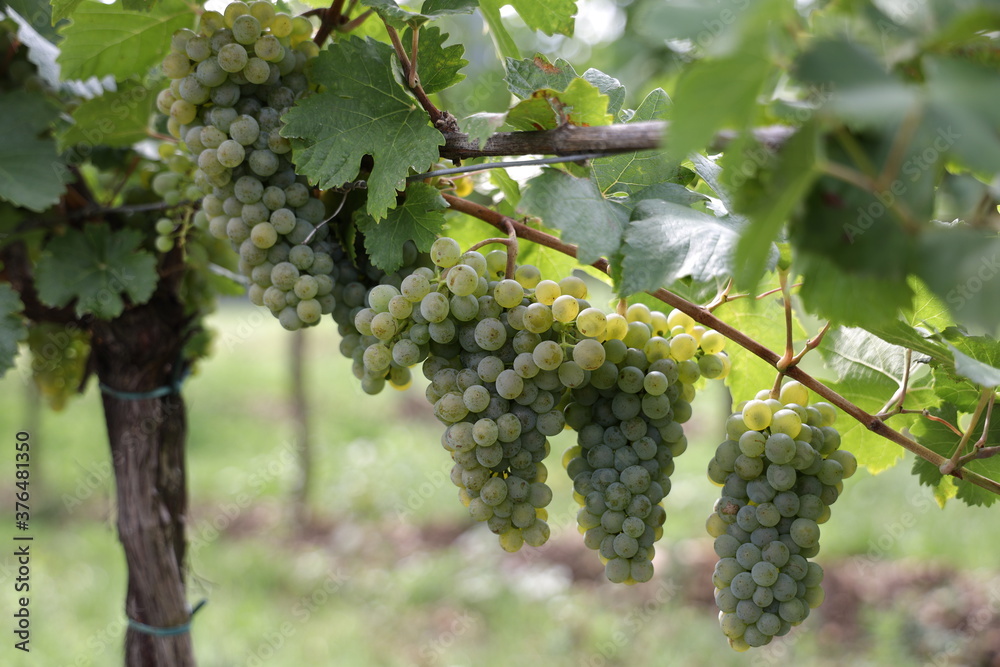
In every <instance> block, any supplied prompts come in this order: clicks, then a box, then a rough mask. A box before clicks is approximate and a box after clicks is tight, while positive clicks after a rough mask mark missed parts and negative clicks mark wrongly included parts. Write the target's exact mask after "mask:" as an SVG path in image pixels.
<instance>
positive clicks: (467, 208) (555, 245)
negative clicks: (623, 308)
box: [442, 194, 1000, 495]
mask: <svg viewBox="0 0 1000 667" xmlns="http://www.w3.org/2000/svg"><path fill="white" fill-rule="evenodd" d="M442 196H443V197H444V199H445V201H447V202H448V205H449V206H451V208H453V209H455V210H456V211H459V212H462V213H465V214H467V215H471V216H472V217H474V218H478V219H479V220H482V221H483V222H485V223H487V224H490V225H492V226H494V227H496V228H497V229H501V230H503V231H507V230H508V229H509V228H511V227H512V228H513V229H514V230H515V232H516V233H517V236H518V237H520V238H523V239H525V240H527V241H532V242H534V243H538V244H539V245H542V246H545V247H546V248H551V249H552V250H555V251H557V252H561V253H563V254H565V255H568V256H570V257H573V258H576V257H577V247H576V246H575V245H572V244H569V243H566V242H564V241H562V240H560V239H558V238H556V237H555V236H552V235H551V234H547V233H545V232H543V231H541V230H538V229H534V228H532V227H529V226H527V225H525V224H522V223H520V222H517V221H516V220H514V219H512V218H509V217H507V216H505V215H502V214H500V213H498V212H496V211H494V210H492V209H490V208H487V207H486V206H483V205H481V204H477V203H475V202H471V201H469V200H467V199H462V198H461V197H456V196H454V195H449V194H442ZM591 266H593V267H594V268H596V269H597V270H599V271H602V272H604V273H608V272H609V268H610V267H609V265H608V261H607V260H606V259H604V258H603V257H602V258H600V259H598V260H596V261H595V262H592V263H591ZM648 294H650V295H651V296H653V297H654V298H656V299H659V300H660V301H662V302H663V303H665V304H667V305H668V306H673V307H674V308H676V309H677V310H679V311H681V312H682V313H685V314H687V315H689V316H690V317H691V318H692V319H693V320H694V321H696V322H698V323H699V324H702V325H704V326H706V327H708V328H710V329H714V330H716V331H718V332H719V333H720V334H722V335H723V336H725V337H726V338H728V339H729V340H731V341H733V342H734V343H736V344H737V345H739V346H740V347H742V348H743V349H745V350H747V351H748V352H750V353H751V354H753V355H755V356H757V357H759V358H760V359H762V360H763V361H764V362H766V363H768V364H769V365H771V366H773V367H774V368H775V369H777V367H778V366H777V364H778V361H780V357H779V356H778V355H777V354H776V353H775V352H773V351H772V350H770V349H769V348H767V347H766V346H764V345H762V344H761V343H759V342H758V341H756V340H754V339H753V338H751V337H750V336H747V335H746V334H744V333H743V332H742V331H739V330H738V329H735V328H733V327H732V326H730V325H729V324H727V323H726V322H724V321H723V320H721V319H719V318H718V317H716V316H715V315H713V314H712V313H711V312H710V311H709V310H708V309H706V308H703V307H701V306H699V305H697V304H694V303H691V302H690V301H688V300H686V299H684V298H682V297H680V296H678V295H676V294H674V293H673V292H670V291H668V290H666V289H663V288H660V289H657V290H653V291H650V292H648ZM785 374H786V375H788V376H789V377H790V378H792V379H793V380H798V381H799V382H800V383H801V384H802V385H804V386H805V387H806V388H808V389H811V390H812V391H813V392H814V393H815V394H817V395H818V396H820V397H822V398H824V399H826V400H827V401H828V402H830V403H831V404H833V405H835V406H837V407H838V408H840V409H841V410H843V411H844V412H845V413H846V414H847V415H849V416H850V417H851V418H853V419H854V420H856V421H857V422H859V423H860V424H862V425H863V426H864V427H865V428H867V429H868V430H870V431H872V432H873V433H875V434H876V435H878V436H881V437H883V438H885V439H887V440H890V441H891V442H894V443H896V444H897V445H899V446H900V447H902V448H903V449H905V450H907V451H909V452H911V453H913V454H915V455H917V456H919V457H920V458H922V459H924V460H926V461H929V462H930V463H932V464H934V465H936V466H940V465H941V464H942V463H944V462H945V461H947V459H946V458H945V457H943V456H941V455H940V454H938V453H937V452H935V451H933V450H931V449H928V448H927V447H924V446H923V445H921V444H920V443H918V442H916V441H914V440H912V439H910V438H908V437H906V436H905V435H903V434H902V433H900V432H899V431H896V430H895V429H893V428H892V427H890V426H888V425H887V424H886V423H885V422H884V421H882V420H881V419H879V418H878V417H876V416H874V415H871V414H869V413H868V412H866V411H865V410H863V409H861V408H860V407H858V406H857V405H855V404H854V403H852V402H851V401H849V400H847V399H846V398H844V397H843V396H841V395H840V394H838V393H837V392H835V391H833V390H832V389H830V388H829V387H827V386H826V385H825V384H823V383H822V382H820V381H819V380H817V379H816V378H814V377H812V376H811V375H809V374H808V373H806V372H805V371H803V370H802V369H800V368H799V367H798V366H792V367H790V368H788V369H787V370H786V371H785ZM949 474H951V475H952V476H953V477H957V478H958V479H961V480H964V481H966V482H969V483H970V484H975V485H976V486H979V487H981V488H983V489H986V490H987V491H990V492H992V493H995V494H997V495H1000V482H996V481H994V480H992V479H989V478H987V477H983V476H982V475H979V474H977V473H974V472H972V471H971V470H966V469H964V468H955V469H954V470H951V471H950V472H949Z"/></svg>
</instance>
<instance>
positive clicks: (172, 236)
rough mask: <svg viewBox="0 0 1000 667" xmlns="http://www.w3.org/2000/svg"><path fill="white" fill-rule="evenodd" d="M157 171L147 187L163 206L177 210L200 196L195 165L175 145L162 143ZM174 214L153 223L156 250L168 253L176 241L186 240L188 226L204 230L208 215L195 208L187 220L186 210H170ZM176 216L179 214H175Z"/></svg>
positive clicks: (188, 155)
mask: <svg viewBox="0 0 1000 667" xmlns="http://www.w3.org/2000/svg"><path fill="white" fill-rule="evenodd" d="M158 150H159V154H160V162H159V163H158V164H159V167H160V169H159V170H158V171H157V172H156V173H155V174H153V176H152V177H151V178H150V181H149V187H150V189H151V190H152V191H153V193H154V194H156V196H158V197H159V198H160V199H161V200H162V201H163V203H164V204H166V205H168V206H171V207H179V206H180V205H181V204H183V203H184V202H192V203H193V202H197V201H199V200H200V199H201V198H202V195H203V194H204V193H203V192H202V191H201V188H199V187H198V186H196V185H195V184H194V180H193V179H194V170H195V163H194V161H193V160H192V159H191V155H190V154H189V153H187V151H184V150H181V149H180V147H179V146H177V145H176V144H172V143H167V142H164V143H162V144H160V145H159V147H158ZM173 212H174V213H175V215H173V216H169V217H168V216H161V217H160V218H158V219H157V221H156V227H155V228H156V241H155V245H156V249H157V250H158V251H159V252H170V251H171V250H173V248H174V246H175V245H177V244H178V242H182V241H183V239H185V238H186V236H187V233H188V231H189V229H190V227H191V225H195V226H197V227H198V228H199V229H203V230H206V231H207V229H208V215H207V214H206V213H205V212H204V211H203V210H201V209H198V210H197V211H195V212H194V213H193V214H191V217H190V218H189V217H188V216H189V214H190V212H191V210H190V208H184V207H181V208H176V209H173ZM177 213H179V215H177Z"/></svg>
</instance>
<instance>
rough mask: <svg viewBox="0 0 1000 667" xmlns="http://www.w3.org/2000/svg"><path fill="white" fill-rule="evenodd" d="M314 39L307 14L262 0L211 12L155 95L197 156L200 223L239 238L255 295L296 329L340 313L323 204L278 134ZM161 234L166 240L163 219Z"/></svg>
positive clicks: (185, 33)
mask: <svg viewBox="0 0 1000 667" xmlns="http://www.w3.org/2000/svg"><path fill="white" fill-rule="evenodd" d="M311 32H312V25H311V24H310V23H309V21H308V20H307V19H305V18H301V17H297V18H294V19H293V18H292V17H290V16H288V15H287V14H282V13H277V12H276V11H275V8H274V6H273V5H272V4H271V3H270V2H266V1H259V2H253V3H251V4H249V5H248V4H246V3H243V2H233V3H231V4H229V5H228V6H227V7H226V9H225V13H224V14H220V13H218V12H214V11H207V12H205V13H204V14H202V17H201V26H200V31H199V32H197V33H196V32H193V31H190V30H180V31H178V32H176V33H175V34H174V35H173V37H172V38H171V52H170V54H169V55H168V56H167V57H166V58H165V59H164V61H163V72H164V73H165V74H166V75H167V76H168V77H169V78H170V79H171V80H172V81H171V83H170V87H169V88H168V89H166V90H164V91H162V92H161V93H160V94H159V96H158V97H157V100H156V102H157V107H158V108H159V110H160V111H161V112H163V113H166V114H168V115H169V119H168V121H167V128H168V130H169V131H170V133H171V134H172V135H173V136H175V137H177V138H178V139H180V140H181V141H182V142H183V144H184V145H185V146H186V148H187V150H188V151H190V152H191V154H192V155H194V156H197V157H196V160H195V162H196V164H197V169H196V170H195V172H194V184H195V186H197V188H198V189H199V190H200V191H201V193H203V194H204V197H203V198H202V200H201V210H202V214H203V218H202V219H201V222H202V224H205V223H207V229H208V231H209V233H211V234H212V235H213V236H215V237H216V238H219V239H228V240H229V241H230V242H231V243H232V245H233V248H234V249H236V250H237V251H238V252H239V255H240V262H239V268H240V272H241V273H242V274H243V275H245V276H246V277H247V278H248V279H249V280H250V289H249V295H250V300H251V301H252V302H253V303H254V304H256V305H258V306H266V307H267V308H268V309H270V310H271V312H272V313H273V314H274V315H275V316H276V317H277V318H278V321H279V322H280V323H281V325H282V326H283V327H285V328H286V329H289V330H295V329H298V328H301V327H303V326H309V325H314V324H316V323H317V322H319V320H320V317H321V316H322V315H324V314H328V313H332V312H333V309H334V307H335V306H336V298H335V297H334V296H333V290H334V283H335V281H336V280H337V278H338V276H337V274H336V262H335V259H334V256H333V255H334V254H336V253H337V250H336V248H335V247H334V246H335V244H334V243H333V242H332V241H331V240H330V233H329V230H328V229H327V228H326V227H325V226H322V225H320V223H321V222H323V220H324V218H325V217H326V207H325V206H324V204H323V202H322V200H320V199H319V198H318V197H315V196H313V192H312V191H311V190H310V188H309V187H308V183H307V181H306V180H305V178H304V177H299V176H296V174H295V169H294V167H293V165H292V162H291V144H290V143H289V141H288V140H287V139H286V138H284V137H282V136H281V134H280V133H279V130H280V128H281V116H282V114H284V113H285V111H286V110H287V109H288V108H289V107H290V106H291V105H292V104H294V102H295V101H296V100H297V99H299V98H300V97H301V96H303V95H305V94H307V93H308V92H309V90H310V88H309V83H308V80H307V78H306V75H305V72H304V69H305V64H306V62H307V60H308V59H309V58H311V57H313V56H315V55H316V53H317V52H318V51H317V47H316V45H315V44H314V43H313V42H312V41H310V40H309V39H308V37H309V35H310V34H311ZM166 185H167V184H165V187H166ZM167 191H169V190H167ZM162 229H163V231H164V232H166V233H165V234H162V235H161V237H163V238H169V235H170V233H171V232H168V231H167V223H163V225H162ZM157 232H158V233H159V232H160V229H159V227H158V229H157ZM158 243H160V242H159V241H158ZM161 245H162V247H164V248H165V247H166V246H167V241H163V242H162V243H161Z"/></svg>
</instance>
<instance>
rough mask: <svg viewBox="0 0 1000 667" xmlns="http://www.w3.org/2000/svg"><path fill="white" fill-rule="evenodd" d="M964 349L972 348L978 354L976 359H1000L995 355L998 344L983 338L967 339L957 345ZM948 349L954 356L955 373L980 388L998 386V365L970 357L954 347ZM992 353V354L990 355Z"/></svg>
mask: <svg viewBox="0 0 1000 667" xmlns="http://www.w3.org/2000/svg"><path fill="white" fill-rule="evenodd" d="M959 346H960V347H963V348H965V349H970V348H973V349H975V350H976V351H977V352H979V353H980V354H978V355H977V357H979V358H982V357H986V356H988V357H992V358H993V359H998V358H1000V355H998V354H997V352H998V351H1000V344H998V343H997V342H996V341H993V340H987V339H985V338H967V339H965V340H964V341H961V342H960V343H959ZM948 349H950V350H951V352H952V354H954V355H955V372H956V373H958V374H959V375H961V376H962V377H964V378H968V379H970V380H972V381H973V382H975V383H976V384H977V385H979V386H980V387H996V386H998V385H1000V368H998V366H1000V363H997V362H992V363H986V362H983V361H980V360H979V358H975V357H970V356H969V355H967V354H965V353H964V352H962V351H961V350H960V349H958V347H955V346H954V345H948ZM991 353H992V354H991Z"/></svg>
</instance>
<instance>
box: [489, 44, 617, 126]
mask: <svg viewBox="0 0 1000 667" xmlns="http://www.w3.org/2000/svg"><path fill="white" fill-rule="evenodd" d="M577 78H582V79H584V80H585V81H589V82H590V83H592V84H593V85H594V87H595V88H597V89H598V90H599V91H601V92H602V93H604V94H605V95H607V96H608V113H610V114H617V113H618V112H619V111H620V110H621V108H622V105H623V104H624V103H625V86H623V85H622V83H621V82H620V81H619V80H618V79H616V78H614V77H612V76H608V75H607V74H605V73H604V72H602V71H600V70H598V69H594V68H591V69H588V70H587V71H586V72H584V73H583V76H582V77H581V76H580V75H579V74H577V73H576V70H575V69H573V66H572V65H571V64H569V63H568V62H567V61H565V60H563V59H562V58H558V59H556V62H555V63H550V62H549V61H548V59H547V58H546V57H545V56H544V55H542V54H540V53H536V54H535V57H534V58H526V59H524V60H517V59H516V58H507V76H506V77H505V80H506V81H507V88H508V89H509V90H510V92H512V93H513V94H514V95H516V96H518V97H520V98H521V99H526V98H528V97H531V95H532V93H534V92H535V91H536V90H542V89H543V88H551V89H552V90H556V91H564V90H566V88H567V86H569V84H570V83H571V82H572V81H573V79H577Z"/></svg>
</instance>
